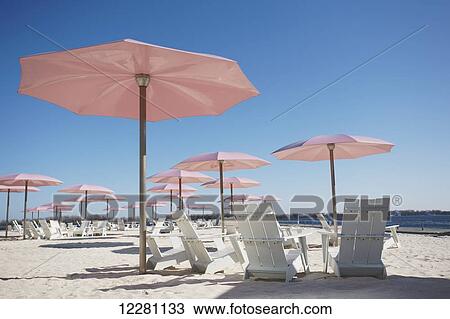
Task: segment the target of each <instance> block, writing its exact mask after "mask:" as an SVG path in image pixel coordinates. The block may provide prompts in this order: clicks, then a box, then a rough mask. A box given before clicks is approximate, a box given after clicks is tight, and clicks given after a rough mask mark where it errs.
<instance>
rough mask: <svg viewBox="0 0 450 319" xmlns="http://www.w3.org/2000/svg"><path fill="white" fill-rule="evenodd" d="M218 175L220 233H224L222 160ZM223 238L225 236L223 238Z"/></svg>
mask: <svg viewBox="0 0 450 319" xmlns="http://www.w3.org/2000/svg"><path fill="white" fill-rule="evenodd" d="M219 175H220V214H221V222H222V234H224V233H225V213H224V209H223V161H219ZM224 240H225V238H224Z"/></svg>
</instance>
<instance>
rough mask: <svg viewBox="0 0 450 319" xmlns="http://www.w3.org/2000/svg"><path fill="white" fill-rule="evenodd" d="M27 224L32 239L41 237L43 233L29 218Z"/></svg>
mask: <svg viewBox="0 0 450 319" xmlns="http://www.w3.org/2000/svg"><path fill="white" fill-rule="evenodd" d="M25 225H26V230H27V232H28V233H27V235H28V236H29V237H30V238H31V239H41V238H42V235H41V233H40V232H39V229H38V228H37V227H36V226H35V225H34V224H33V223H32V222H31V221H29V220H26V221H25Z"/></svg>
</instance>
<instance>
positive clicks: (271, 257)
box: [233, 203, 309, 282]
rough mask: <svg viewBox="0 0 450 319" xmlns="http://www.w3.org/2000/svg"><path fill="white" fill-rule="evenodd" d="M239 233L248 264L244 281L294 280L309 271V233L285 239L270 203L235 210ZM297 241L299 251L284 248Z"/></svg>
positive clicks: (245, 268) (243, 206)
mask: <svg viewBox="0 0 450 319" xmlns="http://www.w3.org/2000/svg"><path fill="white" fill-rule="evenodd" d="M233 212H234V215H235V216H236V218H237V225H238V226H237V227H238V231H239V232H240V233H241V235H242V242H243V243H244V247H245V252H246V259H247V262H246V263H245V264H244V266H243V268H244V279H249V278H255V279H257V278H261V279H278V280H284V281H286V282H287V281H291V280H292V279H293V278H294V276H295V275H296V274H297V273H299V272H300V271H301V269H302V268H303V269H304V271H305V272H306V273H308V272H309V264H308V255H307V251H308V246H307V243H306V236H307V235H309V234H308V233H300V234H295V235H293V236H289V237H284V236H283V235H282V231H281V229H280V225H279V224H278V221H277V219H276V216H275V213H274V211H273V209H272V206H271V205H270V203H263V204H260V205H255V204H251V205H242V206H241V205H239V206H238V205H236V206H235V207H233ZM293 238H297V239H298V243H299V245H300V246H301V248H300V249H288V250H287V249H284V243H285V242H286V241H287V240H290V239H293Z"/></svg>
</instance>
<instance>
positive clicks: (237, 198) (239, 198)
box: [224, 194, 262, 203]
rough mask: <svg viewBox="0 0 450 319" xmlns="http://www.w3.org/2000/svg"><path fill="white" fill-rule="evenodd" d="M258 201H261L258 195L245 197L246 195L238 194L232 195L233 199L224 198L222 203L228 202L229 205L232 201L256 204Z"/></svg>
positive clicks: (229, 197)
mask: <svg viewBox="0 0 450 319" xmlns="http://www.w3.org/2000/svg"><path fill="white" fill-rule="evenodd" d="M260 200H262V197H261V196H258V195H247V194H238V195H234V196H233V197H231V196H226V197H225V198H224V201H227V202H230V203H231V201H234V202H236V201H239V202H242V203H244V202H258V201H260Z"/></svg>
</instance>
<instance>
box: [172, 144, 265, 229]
mask: <svg viewBox="0 0 450 319" xmlns="http://www.w3.org/2000/svg"><path fill="white" fill-rule="evenodd" d="M266 165H270V162H268V161H266V160H263V159H261V158H258V157H256V156H253V155H249V154H245V153H239V152H214V153H205V154H200V155H196V156H193V157H189V158H187V159H185V160H184V161H182V162H180V163H178V164H177V165H175V166H174V168H179V169H185V170H191V171H219V181H220V202H221V205H220V209H221V219H222V233H224V232H225V210H224V204H223V188H224V187H223V180H224V179H223V172H224V171H231V170H238V169H253V168H258V167H261V166H266Z"/></svg>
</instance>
